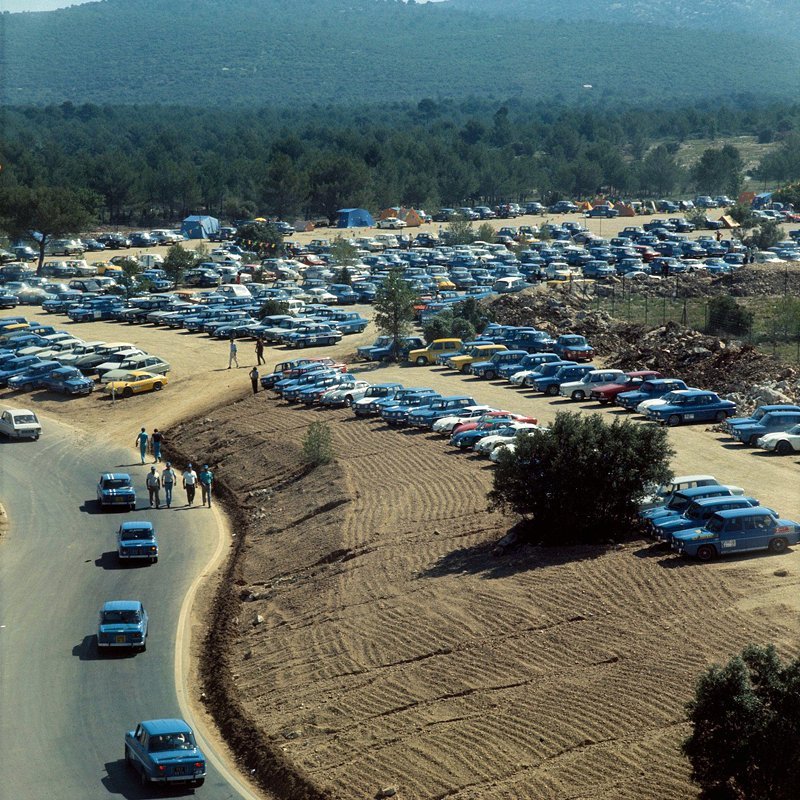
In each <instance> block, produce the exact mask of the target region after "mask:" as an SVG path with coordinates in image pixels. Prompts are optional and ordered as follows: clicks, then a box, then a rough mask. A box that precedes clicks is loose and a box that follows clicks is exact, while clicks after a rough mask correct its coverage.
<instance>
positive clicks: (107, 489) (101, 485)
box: [97, 472, 136, 511]
mask: <svg viewBox="0 0 800 800" xmlns="http://www.w3.org/2000/svg"><path fill="white" fill-rule="evenodd" d="M97 503H98V505H99V506H100V508H101V509H104V508H125V509H128V510H130V511H133V510H134V509H135V508H136V490H135V489H134V488H133V482H132V481H131V476H130V475H128V474H127V473H125V472H104V473H103V474H102V475H101V476H100V480H99V481H98V483H97Z"/></svg>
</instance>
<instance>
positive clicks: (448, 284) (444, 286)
mask: <svg viewBox="0 0 800 800" xmlns="http://www.w3.org/2000/svg"><path fill="white" fill-rule="evenodd" d="M436 285H437V286H438V287H439V289H441V290H442V291H445V290H447V291H451V290H453V289H456V288H457V287H456V285H455V284H454V283H453V281H451V280H450V279H449V278H440V279H439V282H438V283H437V284H436Z"/></svg>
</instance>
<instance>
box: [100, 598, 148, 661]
mask: <svg viewBox="0 0 800 800" xmlns="http://www.w3.org/2000/svg"><path fill="white" fill-rule="evenodd" d="M147 622H148V618H147V612H146V611H145V610H144V606H143V605H142V604H141V603H140V602H139V601H138V600H109V602H107V603H104V604H103V607H102V608H101V609H100V621H99V623H98V626H97V647H98V650H99V652H102V651H103V650H107V649H111V648H128V649H131V650H142V651H144V650H146V649H147Z"/></svg>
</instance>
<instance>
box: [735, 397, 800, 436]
mask: <svg viewBox="0 0 800 800" xmlns="http://www.w3.org/2000/svg"><path fill="white" fill-rule="evenodd" d="M773 411H800V406H795V405H790V404H789V403H776V404H773V405H766V406H759V407H758V408H757V409H756V410H755V411H754V412H753V413H752V414H751V415H750V416H749V417H728V419H726V420H725V422H723V423H722V428H723V430H724V431H726V432H727V433H731V434H732V433H733V429H734V428H735V427H737V426H738V425H752V424H753V423H754V422H758V421H759V420H760V419H761V418H762V417H763V416H764V415H765V414H770V413H771V412H773Z"/></svg>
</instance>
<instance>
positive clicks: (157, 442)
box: [150, 428, 164, 464]
mask: <svg viewBox="0 0 800 800" xmlns="http://www.w3.org/2000/svg"><path fill="white" fill-rule="evenodd" d="M150 439H151V440H152V442H153V463H154V464H159V463H161V444H162V443H163V441H164V434H163V433H161V431H160V430H159V429H158V428H153V435H152V436H151V437H150Z"/></svg>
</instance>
